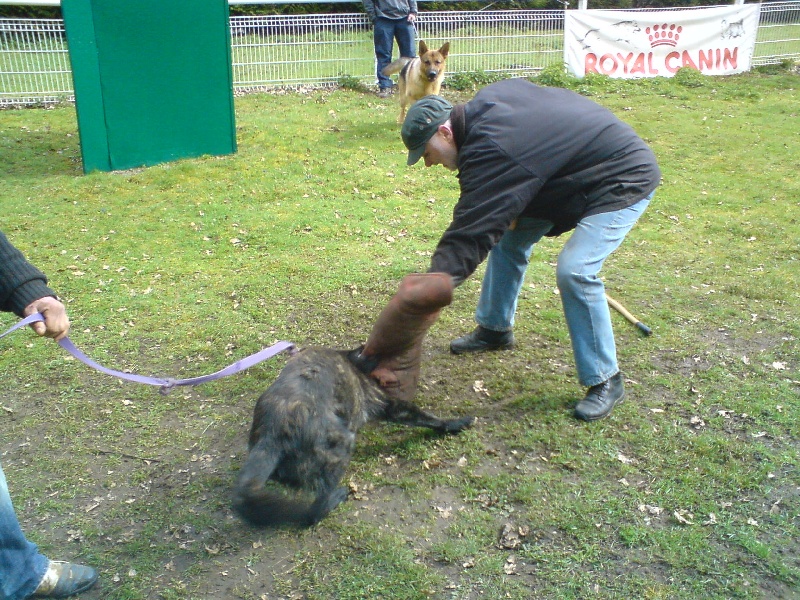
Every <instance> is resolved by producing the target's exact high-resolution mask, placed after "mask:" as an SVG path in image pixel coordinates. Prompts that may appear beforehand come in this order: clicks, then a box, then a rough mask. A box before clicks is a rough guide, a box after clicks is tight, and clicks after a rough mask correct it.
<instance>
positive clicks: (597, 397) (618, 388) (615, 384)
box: [575, 373, 625, 421]
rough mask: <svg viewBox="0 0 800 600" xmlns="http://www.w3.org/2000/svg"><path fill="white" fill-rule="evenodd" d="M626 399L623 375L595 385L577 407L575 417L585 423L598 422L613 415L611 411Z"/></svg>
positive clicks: (620, 374) (618, 374)
mask: <svg viewBox="0 0 800 600" xmlns="http://www.w3.org/2000/svg"><path fill="white" fill-rule="evenodd" d="M624 398H625V384H624V383H623V381H622V373H617V374H616V375H614V376H613V377H611V378H610V379H608V380H606V381H604V382H603V383H599V384H597V385H593V386H592V387H590V388H589V391H588V392H586V397H585V398H584V399H583V400H581V401H580V402H578V405H577V406H576V407H575V417H576V418H578V419H581V420H583V421H596V420H597V419H602V418H603V417H607V416H608V415H609V414H611V410H612V409H613V408H614V407H615V406H616V405H617V404H619V403H620V402H622V400H623V399H624Z"/></svg>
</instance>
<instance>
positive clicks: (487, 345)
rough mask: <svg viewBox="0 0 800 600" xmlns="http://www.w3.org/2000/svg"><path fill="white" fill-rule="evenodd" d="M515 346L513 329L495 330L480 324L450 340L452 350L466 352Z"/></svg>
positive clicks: (460, 352) (454, 352) (453, 351)
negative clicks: (465, 333) (469, 331)
mask: <svg viewBox="0 0 800 600" xmlns="http://www.w3.org/2000/svg"><path fill="white" fill-rule="evenodd" d="M513 346H514V332H513V331H493V330H491V329H486V328H485V327H481V326H480V325H478V326H477V327H476V328H475V329H474V330H473V331H472V332H471V333H468V334H467V335H464V336H462V337H460V338H458V339H455V340H453V341H452V342H450V352H452V353H453V354H466V353H468V352H485V351H486V350H504V349H506V348H512V347H513Z"/></svg>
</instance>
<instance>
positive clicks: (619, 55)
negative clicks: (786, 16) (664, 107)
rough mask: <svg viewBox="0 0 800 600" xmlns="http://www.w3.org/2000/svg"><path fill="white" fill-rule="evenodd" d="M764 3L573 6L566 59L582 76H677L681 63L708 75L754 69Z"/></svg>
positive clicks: (566, 23) (567, 22)
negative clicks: (622, 7) (630, 8)
mask: <svg viewBox="0 0 800 600" xmlns="http://www.w3.org/2000/svg"><path fill="white" fill-rule="evenodd" d="M760 11H761V6H760V4H745V5H740V6H718V7H711V8H701V9H696V10H669V11H654V12H644V11H620V10H568V11H566V18H565V19H564V62H565V63H566V64H567V67H568V69H569V70H570V71H571V72H572V73H573V74H574V75H576V76H577V77H583V76H584V75H586V73H600V74H603V75H608V76H610V77H620V78H626V79H630V78H635V77H656V76H662V77H672V76H673V75H674V74H675V72H676V71H677V70H678V69H680V68H681V67H691V68H693V69H697V70H698V71H700V72H701V73H704V74H706V75H731V74H733V73H741V72H744V71H749V70H750V62H751V60H752V57H753V49H754V48H755V42H756V33H757V32H758V21H759V16H760V14H761V13H760Z"/></svg>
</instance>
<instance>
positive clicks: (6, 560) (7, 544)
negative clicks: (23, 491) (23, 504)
mask: <svg viewBox="0 0 800 600" xmlns="http://www.w3.org/2000/svg"><path fill="white" fill-rule="evenodd" d="M48 563H49V561H48V560H47V558H45V557H44V556H43V555H41V554H40V553H39V550H38V549H37V548H36V544H34V543H33V542H29V541H28V540H26V539H25V535H24V534H23V533H22V530H21V529H20V527H19V521H17V515H16V513H15V512H14V506H13V505H12V504H11V496H9V495H8V484H7V483H6V476H5V474H4V473H3V469H2V467H0V600H21V599H22V598H27V597H29V596H30V595H31V594H33V592H34V591H36V588H37V587H39V584H40V583H41V582H42V579H43V578H44V573H45V571H47V565H48Z"/></svg>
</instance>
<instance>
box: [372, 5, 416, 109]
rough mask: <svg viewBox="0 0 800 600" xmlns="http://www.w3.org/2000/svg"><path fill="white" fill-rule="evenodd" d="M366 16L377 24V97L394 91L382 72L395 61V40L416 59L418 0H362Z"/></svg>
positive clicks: (374, 24)
mask: <svg viewBox="0 0 800 600" xmlns="http://www.w3.org/2000/svg"><path fill="white" fill-rule="evenodd" d="M362 1H363V3H364V9H365V10H366V11H367V16H368V17H369V20H370V21H371V22H372V25H373V27H374V30H373V40H374V42H375V59H376V62H377V65H376V71H377V73H376V74H377V76H378V96H380V97H381V98H386V97H388V96H389V94H391V93H392V88H393V86H394V83H393V82H392V80H391V78H390V77H388V76H386V75H384V74H383V69H384V68H385V67H386V66H387V65H388V64H389V63H390V62H392V48H393V47H394V40H397V47H398V49H399V51H400V56H407V57H409V58H413V57H414V56H416V55H417V52H416V50H415V49H414V41H415V37H416V30H415V28H414V20H415V19H416V18H417V0H362Z"/></svg>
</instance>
